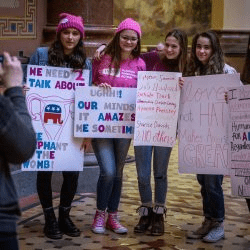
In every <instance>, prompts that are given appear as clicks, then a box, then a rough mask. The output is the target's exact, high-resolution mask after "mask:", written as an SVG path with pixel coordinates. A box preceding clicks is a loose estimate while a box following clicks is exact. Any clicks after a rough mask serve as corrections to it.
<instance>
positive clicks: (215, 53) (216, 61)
mask: <svg viewBox="0 0 250 250" xmlns="http://www.w3.org/2000/svg"><path fill="white" fill-rule="evenodd" d="M199 37H205V38H208V39H209V41H210V43H211V48H212V55H211V57H210V58H209V61H208V63H207V65H205V72H203V73H202V72H201V69H202V68H204V66H203V65H202V63H201V62H200V61H199V59H198V58H197V56H196V45H197V40H198V39H199ZM224 65H225V62H224V54H223V51H222V49H221V46H220V40H219V38H218V36H217V35H216V33H215V32H213V31H211V30H209V31H206V32H203V33H198V34H197V35H195V37H194V38H193V42H192V50H191V56H190V61H189V65H188V72H187V75H189V76H194V75H200V74H201V73H202V74H203V75H204V74H205V75H214V74H223V68H224Z"/></svg>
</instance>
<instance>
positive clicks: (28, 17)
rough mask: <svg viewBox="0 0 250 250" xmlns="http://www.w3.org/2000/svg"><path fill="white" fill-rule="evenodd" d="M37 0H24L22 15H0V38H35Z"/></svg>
mask: <svg viewBox="0 0 250 250" xmlns="http://www.w3.org/2000/svg"><path fill="white" fill-rule="evenodd" d="M36 13H37V1H36V0H25V13H24V17H20V18H15V17H0V40H6V39H19V38H36Z"/></svg>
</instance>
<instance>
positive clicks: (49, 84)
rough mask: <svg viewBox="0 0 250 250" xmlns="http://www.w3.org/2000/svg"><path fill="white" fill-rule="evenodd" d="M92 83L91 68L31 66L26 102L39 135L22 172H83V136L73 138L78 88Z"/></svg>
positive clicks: (28, 70)
mask: <svg viewBox="0 0 250 250" xmlns="http://www.w3.org/2000/svg"><path fill="white" fill-rule="evenodd" d="M88 84H89V70H83V71H77V72H74V71H73V70H72V69H69V68H60V67H49V66H36V65H35V66H34V65H28V69H27V87H28V88H29V91H27V92H26V102H27V107H28V111H29V114H30V115H31V119H32V124H33V126H34V129H35V131H36V134H37V148H36V151H35V154H34V155H33V157H32V158H31V159H30V160H29V161H27V162H25V163H23V164H22V170H23V171H82V170H83V156H84V152H83V151H80V146H81V143H82V140H81V139H77V138H74V137H73V119H74V92H75V88H76V87H77V86H78V87H81V88H82V89H84V86H85V85H88Z"/></svg>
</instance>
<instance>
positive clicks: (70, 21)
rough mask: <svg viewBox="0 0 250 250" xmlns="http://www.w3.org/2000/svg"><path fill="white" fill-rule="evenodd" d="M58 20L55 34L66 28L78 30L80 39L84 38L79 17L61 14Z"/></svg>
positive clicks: (81, 20) (81, 21)
mask: <svg viewBox="0 0 250 250" xmlns="http://www.w3.org/2000/svg"><path fill="white" fill-rule="evenodd" d="M59 18H60V21H59V24H58V26H57V28H56V33H57V34H58V33H59V32H61V31H62V30H65V29H67V28H74V29H77V30H79V32H80V34H81V38H83V37H84V26H83V19H82V17H81V16H74V15H71V14H68V13H61V14H60V15H59Z"/></svg>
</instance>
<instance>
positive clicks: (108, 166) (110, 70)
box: [91, 18, 146, 233]
mask: <svg viewBox="0 0 250 250" xmlns="http://www.w3.org/2000/svg"><path fill="white" fill-rule="evenodd" d="M140 38H141V28H140V25H139V24H138V23H137V22H136V21H134V20H133V19H131V18H127V19H125V20H124V21H122V22H121V23H120V24H119V26H118V28H117V30H116V34H115V36H114V38H113V39H112V41H111V42H110V43H109V44H108V46H107V48H106V49H105V51H104V55H103V56H102V58H101V60H99V61H97V60H96V61H94V62H93V83H94V84H95V85H97V86H103V87H128V88H136V86H137V72H138V71H142V70H145V68H146V66H145V63H144V61H143V60H142V59H141V58H139V56H140V48H141V45H140ZM130 142H131V140H130V139H122V138H113V139H112V138H94V139H93V140H92V146H93V149H94V152H95V155H96V157H97V160H98V163H99V166H100V176H99V179H98V183H97V210H96V214H95V217H94V221H93V224H92V227H91V228H92V231H93V232H94V233H104V232H105V214H106V212H107V213H108V218H107V222H106V228H108V229H111V230H113V231H114V232H116V233H127V228H125V227H124V226H122V225H121V224H120V222H119V220H118V218H117V210H118V205H119V202H120V197H121V188H122V175H123V167H124V164H125V159H126V156H127V153H128V149H129V146H130Z"/></svg>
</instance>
